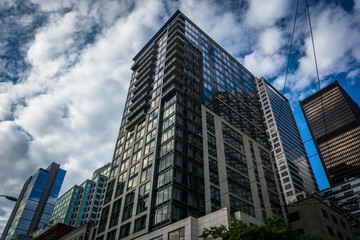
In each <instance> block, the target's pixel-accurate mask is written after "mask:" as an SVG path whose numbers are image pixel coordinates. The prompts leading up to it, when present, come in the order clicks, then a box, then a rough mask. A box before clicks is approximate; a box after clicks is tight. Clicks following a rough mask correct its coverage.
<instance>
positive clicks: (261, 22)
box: [246, 0, 290, 27]
mask: <svg viewBox="0 0 360 240" xmlns="http://www.w3.org/2000/svg"><path fill="white" fill-rule="evenodd" d="M289 5H290V2H289V1H287V0H273V1H268V0H250V1H249V10H248V12H247V14H246V23H247V24H248V25H249V26H251V27H268V26H273V25H274V24H275V23H276V21H278V20H279V19H281V18H282V17H285V16H286V15H287V14H289V13H288V8H289Z"/></svg>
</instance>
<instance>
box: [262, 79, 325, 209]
mask: <svg viewBox="0 0 360 240" xmlns="http://www.w3.org/2000/svg"><path fill="white" fill-rule="evenodd" d="M257 87H258V91H259V95H260V99H261V104H262V109H263V111H264V115H265V121H266V124H267V127H268V133H269V136H270V139H271V144H272V146H273V149H274V155H275V160H276V165H277V168H278V171H279V175H280V179H281V185H282V188H283V192H284V195H285V199H286V202H287V203H291V202H293V201H296V200H300V199H302V198H304V197H305V196H306V195H311V194H312V193H314V192H319V189H318V186H317V183H316V179H315V176H314V173H313V171H312V168H311V165H310V162H309V158H308V156H307V153H306V150H305V147H304V144H303V141H302V139H301V136H300V132H299V129H298V127H297V124H296V122H295V118H294V114H293V112H292V110H291V106H290V103H289V101H288V99H287V98H286V97H285V96H284V95H282V94H281V93H280V92H279V91H278V90H277V89H275V88H274V87H273V86H272V85H271V84H270V83H269V82H268V81H266V80H265V79H264V78H260V79H257Z"/></svg>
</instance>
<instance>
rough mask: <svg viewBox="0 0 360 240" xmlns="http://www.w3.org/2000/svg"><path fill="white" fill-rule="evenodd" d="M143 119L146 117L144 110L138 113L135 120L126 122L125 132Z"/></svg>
mask: <svg viewBox="0 0 360 240" xmlns="http://www.w3.org/2000/svg"><path fill="white" fill-rule="evenodd" d="M145 117H146V110H145V109H144V110H142V111H141V112H139V113H138V115H137V116H136V117H135V118H133V119H132V120H127V121H126V127H125V128H126V130H130V129H132V128H133V127H134V126H135V125H136V124H137V123H138V122H140V121H141V120H142V119H144V118H145Z"/></svg>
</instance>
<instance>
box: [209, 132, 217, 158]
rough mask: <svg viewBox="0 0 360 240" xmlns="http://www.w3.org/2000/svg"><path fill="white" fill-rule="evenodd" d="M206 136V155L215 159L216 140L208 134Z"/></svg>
mask: <svg viewBox="0 0 360 240" xmlns="http://www.w3.org/2000/svg"><path fill="white" fill-rule="evenodd" d="M207 136H208V153H209V154H210V155H212V156H214V157H215V158H216V157H217V152H216V138H215V137H214V136H212V135H211V134H208V135H207Z"/></svg>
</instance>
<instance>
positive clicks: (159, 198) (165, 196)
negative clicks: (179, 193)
mask: <svg viewBox="0 0 360 240" xmlns="http://www.w3.org/2000/svg"><path fill="white" fill-rule="evenodd" d="M170 197H171V186H170V187H167V188H165V189H162V190H160V191H158V192H157V194H156V203H155V204H156V205H158V204H160V203H162V202H165V201H167V200H169V199H170Z"/></svg>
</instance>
